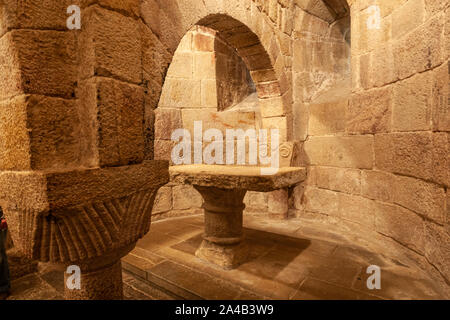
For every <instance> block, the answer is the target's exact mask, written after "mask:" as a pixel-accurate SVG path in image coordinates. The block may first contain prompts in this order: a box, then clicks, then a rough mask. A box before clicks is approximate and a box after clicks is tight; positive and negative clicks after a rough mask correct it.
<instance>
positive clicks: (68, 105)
mask: <svg viewBox="0 0 450 320" xmlns="http://www.w3.org/2000/svg"><path fill="white" fill-rule="evenodd" d="M1 110H2V111H1V112H0V117H1V118H0V119H1V120H2V121H1V126H0V128H1V129H0V131H1V138H0V141H1V142H2V143H1V144H2V146H3V148H4V149H3V148H2V150H4V151H3V152H2V157H1V159H2V167H3V168H4V169H16V170H24V169H25V170H26V169H38V170H39V169H56V168H59V169H62V168H66V167H73V166H78V165H81V158H82V156H81V149H80V119H79V118H78V114H77V108H76V101H75V100H65V99H61V98H52V97H45V96H37V95H30V96H19V97H17V98H14V99H12V100H10V101H8V102H7V103H6V104H4V105H2V108H1Z"/></svg>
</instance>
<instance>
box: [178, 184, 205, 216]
mask: <svg viewBox="0 0 450 320" xmlns="http://www.w3.org/2000/svg"><path fill="white" fill-rule="evenodd" d="M172 197H173V208H174V209H175V210H185V209H190V208H200V207H201V206H202V205H203V198H202V196H201V195H200V193H199V192H198V191H197V190H195V189H194V187H192V186H189V185H178V186H175V187H173V188H172Z"/></svg>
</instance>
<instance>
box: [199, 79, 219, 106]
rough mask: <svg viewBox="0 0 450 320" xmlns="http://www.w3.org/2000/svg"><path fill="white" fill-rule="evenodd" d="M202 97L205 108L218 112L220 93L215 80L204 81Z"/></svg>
mask: <svg viewBox="0 0 450 320" xmlns="http://www.w3.org/2000/svg"><path fill="white" fill-rule="evenodd" d="M201 95H202V107H203V108H212V109H215V110H217V108H218V92H217V81H216V80H213V79H205V80H202V87H201Z"/></svg>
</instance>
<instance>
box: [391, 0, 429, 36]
mask: <svg viewBox="0 0 450 320" xmlns="http://www.w3.org/2000/svg"><path fill="white" fill-rule="evenodd" d="M424 17H425V4H424V1H423V0H408V1H406V2H405V4H404V5H403V6H402V7H401V8H400V9H398V10H394V12H393V14H392V37H393V38H394V39H398V38H400V37H402V36H403V35H405V34H407V33H408V32H410V31H412V30H414V29H415V28H417V27H418V26H419V25H421V24H422V22H423V20H424Z"/></svg>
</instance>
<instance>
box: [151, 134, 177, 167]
mask: <svg viewBox="0 0 450 320" xmlns="http://www.w3.org/2000/svg"><path fill="white" fill-rule="evenodd" d="M174 146H175V142H173V141H170V140H155V143H154V158H155V160H167V161H169V162H170V164H171V165H172V164H173V162H172V149H173V147H174Z"/></svg>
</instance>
